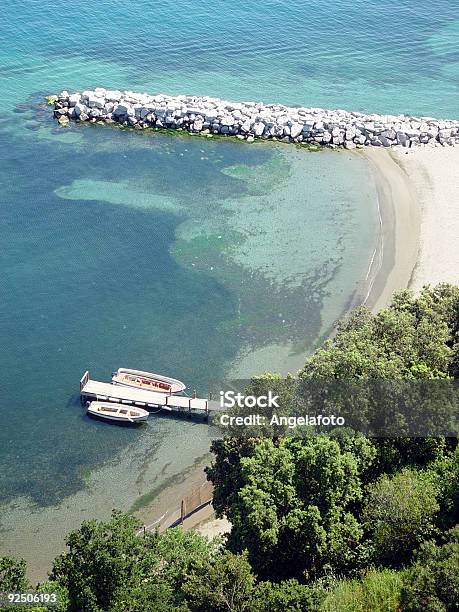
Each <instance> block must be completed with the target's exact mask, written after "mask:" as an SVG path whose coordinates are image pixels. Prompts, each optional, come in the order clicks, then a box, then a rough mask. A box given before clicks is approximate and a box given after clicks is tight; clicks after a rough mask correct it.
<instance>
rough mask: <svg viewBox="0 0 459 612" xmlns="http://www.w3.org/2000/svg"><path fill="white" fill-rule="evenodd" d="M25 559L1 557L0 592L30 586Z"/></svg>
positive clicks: (23, 589)
mask: <svg viewBox="0 0 459 612" xmlns="http://www.w3.org/2000/svg"><path fill="white" fill-rule="evenodd" d="M26 569H27V568H26V562H25V561H24V559H14V558H13V557H0V592H3V593H7V592H8V591H25V590H26V589H27V588H28V586H29V583H28V580H27V577H26Z"/></svg>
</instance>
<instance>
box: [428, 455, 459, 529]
mask: <svg viewBox="0 0 459 612" xmlns="http://www.w3.org/2000/svg"><path fill="white" fill-rule="evenodd" d="M429 470H430V472H431V474H432V477H433V478H434V479H435V482H436V485H437V488H438V495H437V500H438V503H439V505H440V511H439V513H438V520H437V525H438V527H439V528H440V529H441V530H443V531H446V530H448V529H451V528H452V527H453V526H454V525H455V524H456V523H457V521H458V520H459V446H458V447H456V449H455V450H454V451H453V452H452V453H450V454H447V455H443V456H441V457H438V458H437V459H436V461H435V462H433V463H432V464H431V465H430V466H429Z"/></svg>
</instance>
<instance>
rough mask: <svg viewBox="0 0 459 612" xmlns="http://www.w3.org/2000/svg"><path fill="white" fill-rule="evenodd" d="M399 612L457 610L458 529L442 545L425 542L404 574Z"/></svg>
mask: <svg viewBox="0 0 459 612" xmlns="http://www.w3.org/2000/svg"><path fill="white" fill-rule="evenodd" d="M401 609H402V610H403V612H419V611H420V610H422V611H423V612H456V611H457V610H459V526H458V527H456V529H454V530H452V531H451V533H450V541H449V542H448V543H447V544H444V545H443V546H437V545H435V544H434V543H433V542H426V543H425V544H424V545H423V546H422V547H421V549H420V551H419V554H418V559H417V562H416V563H415V564H414V565H413V567H412V568H411V569H410V570H409V572H408V573H407V577H406V580H405V584H404V587H403V589H402V593H401Z"/></svg>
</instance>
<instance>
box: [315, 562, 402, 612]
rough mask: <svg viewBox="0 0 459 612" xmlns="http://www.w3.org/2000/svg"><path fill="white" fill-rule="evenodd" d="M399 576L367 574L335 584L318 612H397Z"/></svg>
mask: <svg viewBox="0 0 459 612" xmlns="http://www.w3.org/2000/svg"><path fill="white" fill-rule="evenodd" d="M402 585H403V573H402V572H397V571H394V570H389V569H382V570H370V571H369V572H368V573H367V574H365V575H364V576H363V577H362V578H361V579H359V580H357V579H351V580H349V579H348V580H341V581H338V582H336V584H335V586H334V588H332V589H331V590H330V592H329V593H328V595H327V597H326V598H325V600H324V601H323V603H322V604H321V607H320V610H321V612H397V611H398V610H399V609H400V607H399V602H400V591H401V589H402Z"/></svg>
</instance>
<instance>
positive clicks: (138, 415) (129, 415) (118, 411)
mask: <svg viewBox="0 0 459 612" xmlns="http://www.w3.org/2000/svg"><path fill="white" fill-rule="evenodd" d="M87 412H88V414H90V415H92V416H96V417H99V418H101V419H107V420H108V421H117V422H119V423H138V422H140V421H146V420H147V419H148V415H149V412H148V410H144V409H143V408H137V407H136V406H126V405H125V404H115V403H112V402H91V403H90V404H88V409H87Z"/></svg>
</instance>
